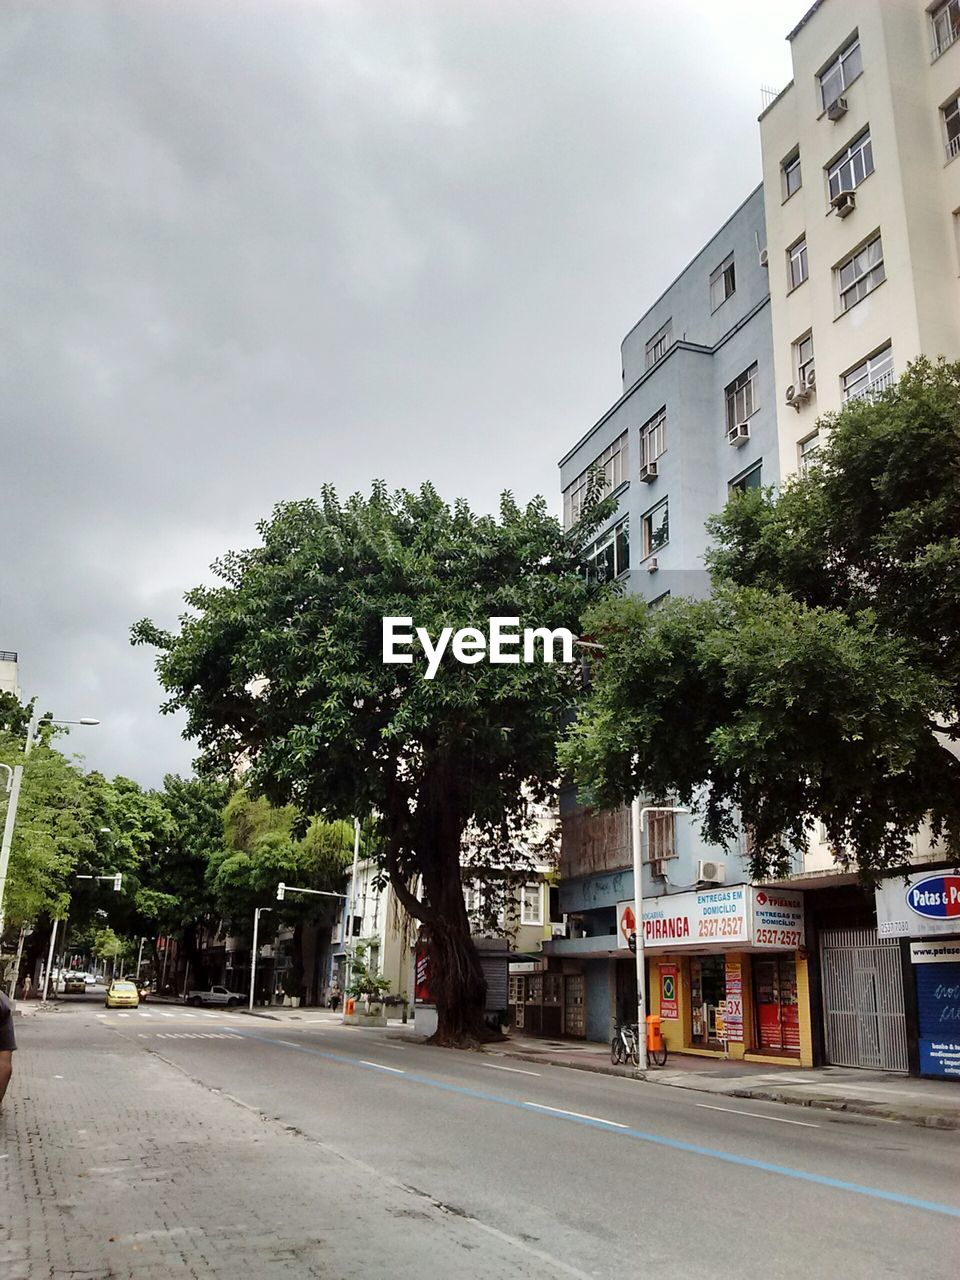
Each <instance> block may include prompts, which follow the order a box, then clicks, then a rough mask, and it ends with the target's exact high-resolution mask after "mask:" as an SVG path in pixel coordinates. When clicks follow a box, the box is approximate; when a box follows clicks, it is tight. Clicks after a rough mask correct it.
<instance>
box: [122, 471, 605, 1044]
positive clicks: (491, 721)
mask: <svg viewBox="0 0 960 1280" xmlns="http://www.w3.org/2000/svg"><path fill="white" fill-rule="evenodd" d="M259 531H260V534H261V537H262V544H261V545H260V546H257V547H255V548H253V549H251V550H248V551H243V552H235V553H232V554H230V555H228V556H226V557H225V558H224V559H223V560H222V561H221V562H219V564H218V565H217V566H216V569H217V571H218V574H219V577H220V584H219V585H217V586H215V587H209V588H198V589H196V590H195V591H192V592H191V593H190V594H189V595H188V596H187V603H188V605H189V606H190V610H191V611H190V612H189V613H187V614H186V615H185V616H184V617H183V618H182V619H181V625H180V630H179V632H178V633H177V634H169V633H166V632H164V631H161V630H160V629H159V628H157V627H156V626H155V625H153V624H152V623H149V622H142V623H140V624H139V625H138V626H137V627H136V628H135V629H134V639H135V641H146V642H149V643H151V644H154V645H156V646H157V647H158V649H159V650H160V654H159V658H158V663H157V667H158V672H159V676H160V680H161V683H162V684H163V686H164V687H165V688H166V689H167V690H168V692H169V694H170V698H169V701H168V702H167V703H166V710H168V711H173V710H177V709H183V710H184V711H185V712H186V715H187V734H188V735H189V736H192V737H195V738H196V739H197V740H198V741H199V743H200V746H201V748H202V750H203V752H204V754H205V756H206V757H207V760H208V762H210V763H211V764H213V765H214V767H217V768H220V769H228V768H231V767H233V765H234V764H235V763H236V762H238V761H240V760H244V761H246V762H247V764H248V765H249V780H250V783H251V785H252V786H253V787H254V788H259V789H260V790H262V791H263V792H264V793H265V794H267V795H268V796H269V797H270V799H271V800H272V801H273V802H275V803H277V804H287V803H292V804H294V805H295V806H296V807H297V809H298V811H299V812H300V813H306V814H319V815H323V816H326V817H329V818H338V817H344V816H345V815H350V814H360V815H363V814H368V813H371V812H376V813H377V815H378V818H379V830H380V834H381V837H382V842H381V853H382V857H383V861H384V867H385V871H386V874H387V875H389V877H390V880H391V882H392V885H393V888H394V891H395V893H396V894H397V896H398V898H399V900H400V901H401V903H402V904H403V905H404V906H405V907H406V909H407V910H408V911H409V912H410V913H411V914H412V915H413V916H414V918H415V919H417V920H419V921H422V922H423V923H424V924H425V925H426V926H427V927H428V929H429V931H430V937H431V946H432V953H433V960H434V979H435V987H436V996H437V1002H438V1016H439V1028H438V1037H439V1038H440V1039H441V1040H443V1041H446V1042H452V1043H453V1042H461V1041H462V1040H464V1039H471V1038H474V1037H476V1036H478V1035H479V1034H480V1033H481V1031H482V1021H483V1002H484V992H485V984H484V980H483V975H482V972H481V970H480V965H479V961H478V958H477V955H476V952H475V949H474V947H473V944H472V942H471V939H470V927H469V923H468V920H467V913H466V909H465V907H464V901H463V893H462V886H461V875H460V862H461V852H462V846H463V841H464V835H465V832H466V831H467V829H468V827H470V828H472V829H475V830H476V831H478V832H480V833H481V836H482V838H483V839H484V841H485V842H486V843H488V844H489V843H493V842H494V841H496V840H500V841H501V842H507V841H511V842H512V841H515V838H516V834H517V828H518V823H519V821H520V819H521V817H522V815H523V814H524V813H525V812H526V809H527V804H528V800H529V799H531V798H532V799H536V798H537V797H538V796H541V795H543V794H544V793H545V791H546V790H547V789H548V788H549V787H550V786H551V785H552V783H553V780H554V776H555V772H556V759H555V752H556V742H557V735H558V732H559V730H560V727H561V726H562V724H563V722H564V720H565V718H566V716H567V715H568V712H569V709H570V707H571V702H572V698H573V694H574V685H575V683H576V677H575V672H574V671H573V670H572V669H571V668H570V667H569V666H564V665H563V664H560V663H556V664H546V663H541V662H536V663H532V664H529V665H526V664H518V665H516V666H513V665H488V664H487V663H486V662H481V663H479V664H478V665H463V664H461V663H459V662H455V661H447V662H444V663H442V664H441V665H440V668H439V670H438V672H437V674H436V678H435V679H432V680H426V679H424V674H425V673H424V664H423V663H422V662H420V661H415V662H414V663H412V664H411V665H389V664H384V662H383V658H382V619H383V618H384V617H385V616H399V617H412V618H413V620H414V625H416V626H421V627H425V628H427V630H428V631H429V633H430V635H431V636H433V637H434V638H435V637H436V636H437V634H438V633H439V631H440V630H441V628H442V627H446V626H450V627H453V628H455V629H456V628H462V627H468V626H475V627H478V628H479V629H481V630H483V631H486V629H487V627H488V619H489V618H490V617H492V616H503V617H518V618H520V619H521V626H531V627H548V628H557V627H568V628H570V629H571V630H574V631H576V630H577V628H578V627H579V621H580V616H581V614H582V612H583V609H584V607H585V606H586V605H587V604H588V603H589V602H590V601H591V600H594V599H597V598H598V597H599V596H600V594H601V593H602V590H603V588H602V587H600V586H599V585H597V584H595V583H593V584H592V583H590V582H589V581H588V580H587V579H586V578H585V576H584V575H583V574H582V573H581V569H582V562H581V557H580V545H581V542H582V539H583V537H585V536H586V535H587V533H588V532H589V528H588V527H586V526H584V527H583V528H581V529H579V530H578V531H577V536H576V537H575V538H573V539H569V538H566V537H565V536H564V534H563V532H562V530H561V528H560V525H559V523H558V521H557V520H555V519H554V518H553V517H551V516H550V515H549V514H548V513H547V510H546V507H545V504H544V503H543V501H542V500H538V501H536V502H533V503H531V504H530V505H528V506H527V507H525V508H520V507H519V506H518V505H517V504H516V503H515V502H514V501H513V499H512V498H511V497H510V496H509V495H506V496H504V498H503V499H502V502H501V507H500V512H499V518H497V517H493V516H478V515H476V514H475V513H473V512H472V511H471V510H470V509H469V507H468V506H467V505H466V504H465V503H464V502H457V503H456V504H454V505H453V506H448V505H447V504H446V503H445V502H443V501H442V500H441V499H440V497H439V496H438V495H437V493H436V492H435V491H434V489H433V488H432V487H430V486H429V485H425V486H424V487H423V488H421V489H420V490H419V491H418V492H416V493H408V492H399V493H395V494H394V493H390V492H389V491H388V490H387V489H386V487H385V486H383V485H382V484H377V485H375V486H374V488H373V491H372V493H371V494H370V496H369V497H363V496H360V495H357V496H354V497H352V498H350V499H348V500H346V501H344V502H341V501H339V500H338V499H337V497H336V495H335V494H334V492H333V491H332V490H331V489H325V490H324V492H323V497H322V500H321V501H320V502H319V503H317V502H312V501H306V502H298V503H292V504H289V505H285V506H281V507H279V508H278V509H277V510H276V511H275V513H274V515H273V518H272V519H271V520H269V521H267V522H265V523H263V524H262V525H261V526H260V530H259ZM418 886H419V890H418Z"/></svg>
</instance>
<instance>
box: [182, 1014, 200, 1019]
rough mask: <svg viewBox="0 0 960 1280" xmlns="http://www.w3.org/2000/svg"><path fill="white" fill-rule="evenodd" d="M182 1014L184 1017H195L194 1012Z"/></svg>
mask: <svg viewBox="0 0 960 1280" xmlns="http://www.w3.org/2000/svg"><path fill="white" fill-rule="evenodd" d="M183 1016H184V1017H185V1018H195V1017H196V1016H197V1015H196V1014H195V1013H185V1014H184V1015H183Z"/></svg>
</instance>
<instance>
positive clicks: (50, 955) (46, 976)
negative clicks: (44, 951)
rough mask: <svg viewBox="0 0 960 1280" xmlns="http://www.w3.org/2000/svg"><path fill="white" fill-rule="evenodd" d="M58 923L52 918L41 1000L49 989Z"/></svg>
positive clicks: (45, 996) (55, 918)
mask: <svg viewBox="0 0 960 1280" xmlns="http://www.w3.org/2000/svg"><path fill="white" fill-rule="evenodd" d="M59 923H60V921H59V920H58V919H57V917H56V916H54V918H53V927H52V928H51V930H50V951H49V953H48V955H47V968H46V971H45V972H44V975H43V999H44V1000H46V998H47V991H48V990H49V987H50V970H51V968H52V967H53V948H54V944H55V943H56V941H57V925H58V924H59Z"/></svg>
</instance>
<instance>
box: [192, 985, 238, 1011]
mask: <svg viewBox="0 0 960 1280" xmlns="http://www.w3.org/2000/svg"><path fill="white" fill-rule="evenodd" d="M185 999H186V1002H187V1004H193V1005H198V1004H219V1005H226V1006H227V1008H228V1009H233V1008H235V1007H236V1006H237V1005H238V1004H243V996H242V995H240V994H238V993H237V992H236V991H228V990H227V988H226V987H211V988H210V990H209V991H188V992H187V994H186V996H185Z"/></svg>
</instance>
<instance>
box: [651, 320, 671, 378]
mask: <svg viewBox="0 0 960 1280" xmlns="http://www.w3.org/2000/svg"><path fill="white" fill-rule="evenodd" d="M672 335H673V321H672V320H668V321H667V323H666V324H665V325H664V326H663V327H662V328H661V329H658V330H657V332H656V333H655V334H654V335H653V337H652V338H651V339H650V341H649V342H648V343H647V347H646V351H647V368H648V369H649V368H651V366H652V365H655V364H656V363H657V361H658V360H659V359H660V358H661V357H662V356H664V355H666V351H667V347H669V346H670V339H671V337H672Z"/></svg>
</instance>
